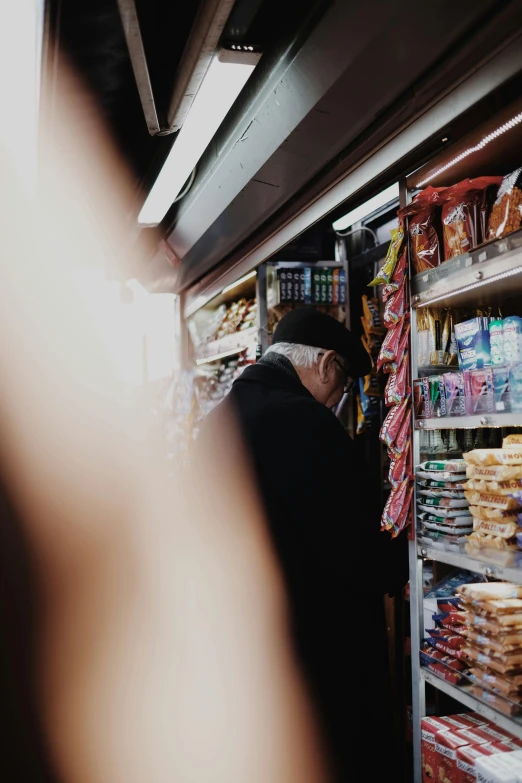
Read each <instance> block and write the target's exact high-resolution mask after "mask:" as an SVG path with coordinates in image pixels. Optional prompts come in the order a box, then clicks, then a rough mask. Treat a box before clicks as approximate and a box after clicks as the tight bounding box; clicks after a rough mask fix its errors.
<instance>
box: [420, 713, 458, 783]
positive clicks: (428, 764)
mask: <svg viewBox="0 0 522 783" xmlns="http://www.w3.org/2000/svg"><path fill="white" fill-rule="evenodd" d="M454 728H455V727H454V726H453V725H452V724H451V723H449V722H448V721H447V720H445V719H444V718H423V719H422V721H421V754H422V780H423V783H433V781H434V780H436V779H438V778H437V763H436V762H437V752H436V749H435V744H436V739H435V738H436V734H437V732H442V731H450V730H451V729H454Z"/></svg>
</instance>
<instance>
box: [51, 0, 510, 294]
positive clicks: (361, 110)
mask: <svg viewBox="0 0 522 783" xmlns="http://www.w3.org/2000/svg"><path fill="white" fill-rule="evenodd" d="M199 5H200V4H199V3H198V2H196V1H195V0H192V2H189V3H173V2H172V0H170V2H167V0H136V6H137V10H138V14H139V21H140V26H141V31H142V36H143V41H144V47H145V54H146V57H147V62H148V66H149V70H150V76H151V82H152V88H153V91H154V97H155V100H156V103H157V105H158V107H159V110H160V111H161V110H164V108H165V107H166V106H168V102H169V98H170V96H171V94H172V91H173V88H174V84H175V80H176V73H177V68H178V66H179V63H180V61H181V57H182V54H183V49H184V46H185V43H186V40H187V38H188V36H189V33H190V30H191V27H192V25H193V23H194V20H195V18H196V14H197V11H198V8H199ZM521 5H522V4H520V3H519V2H518V0H512V1H511V2H510V0H461V1H460V3H457V4H455V3H454V2H453V0H439V2H437V3H420V4H419V3H418V2H417V0H400V1H398V2H395V3H390V2H389V0H366V2H365V3H364V4H362V3H358V2H356V0H330V2H325V1H324V0H321V2H319V1H318V0H284V1H283V2H281V0H236V4H235V6H234V10H233V13H234V14H236V17H235V23H234V25H232V24H229V26H228V30H226V31H225V32H226V34H227V35H228V36H230V35H233V34H234V32H233V30H235V31H236V32H237V31H238V30H240V35H242V36H243V37H244V38H248V40H249V42H250V41H252V42H255V43H256V44H258V45H260V46H261V47H262V50H263V53H264V54H263V57H262V60H261V62H260V65H259V66H258V68H257V69H256V72H255V73H254V75H253V77H252V78H251V80H250V82H249V84H248V85H247V88H246V89H245V90H244V91H243V93H242V94H241V96H240V98H239V99H238V101H237V102H236V104H235V105H234V107H233V109H232V111H231V112H230V114H229V115H228V117H227V118H226V120H225V121H224V123H223V125H222V126H221V128H220V130H219V131H218V134H217V135H216V137H215V139H214V141H213V142H212V143H211V145H210V146H209V148H208V149H207V152H206V153H205V155H204V156H203V158H202V160H201V161H200V164H199V165H198V171H197V176H196V180H195V182H194V185H193V187H192V189H191V191H190V192H189V193H188V195H187V196H186V197H185V198H184V199H182V200H181V201H180V202H179V203H178V204H176V205H175V206H174V207H173V208H172V209H171V210H170V212H169V214H168V215H167V217H166V219H165V221H164V222H163V224H162V226H161V227H160V235H163V236H164V237H165V238H166V239H167V242H168V250H169V253H168V254H165V253H163V252H159V253H157V254H156V256H155V257H154V259H150V261H149V263H148V265H147V266H146V268H145V266H144V268H143V269H142V270H138V274H139V276H140V277H141V278H142V279H143V281H144V282H145V283H146V284H148V285H149V287H151V288H154V289H155V290H176V291H179V290H183V289H186V288H187V287H188V286H190V285H192V284H193V283H194V282H195V281H197V280H198V279H200V278H201V277H202V276H204V275H206V274H208V273H209V271H210V270H213V269H215V268H216V267H217V266H219V265H221V264H223V263H231V262H232V261H233V260H234V259H237V258H238V257H239V256H240V255H241V253H243V252H246V250H247V249H248V248H249V247H252V246H253V245H255V243H256V242H258V241H261V240H262V239H263V238H264V237H266V236H267V235H269V234H270V232H272V231H273V230H274V229H275V228H277V226H278V225H281V223H282V222H284V220H286V219H287V216H288V215H289V214H291V212H292V210H295V209H298V208H299V206H300V204H302V203H304V202H306V200H307V199H309V198H311V197H312V196H311V195H310V194H313V193H317V192H318V191H320V190H321V189H324V188H325V187H328V185H329V183H332V182H334V181H335V179H336V178H338V177H339V176H340V175H341V174H342V172H343V167H344V166H346V161H347V160H348V159H349V157H350V155H352V157H353V154H354V150H361V153H360V154H361V159H362V155H363V154H368V150H371V148H372V147H375V146H376V145H378V144H379V143H382V141H383V139H385V138H386V137H387V136H389V134H391V133H394V132H397V130H398V129H399V128H400V127H401V125H402V126H404V124H407V123H408V121H411V120H412V119H413V117H414V116H415V115H416V114H418V112H419V111H422V109H423V107H427V106H429V104H430V102H432V101H433V100H434V99H435V98H436V96H437V94H440V93H442V92H444V90H447V89H448V88H449V87H450V86H451V84H455V83H456V82H457V81H458V80H459V79H462V78H463V77H464V75H465V74H466V72H467V71H469V69H470V68H472V67H473V65H476V64H477V63H478V62H479V61H480V60H481V59H483V58H484V56H487V54H488V52H489V51H490V50H492V49H493V48H494V47H495V46H497V45H498V43H499V42H500V41H501V40H502V39H505V38H506V37H507V36H508V35H510V34H512V33H513V31H514V30H515V29H516V27H517V25H518V27H519V29H520V28H522V18H521V17H522V9H521V8H520V6H521ZM48 6H49V9H50V14H51V22H52V24H51V26H52V27H53V28H54V30H55V31H56V32H57V34H58V39H59V41H60V44H61V47H62V50H63V51H64V52H66V53H67V54H68V55H69V57H70V58H71V59H72V61H73V63H74V64H75V65H76V66H77V68H78V70H79V71H80V73H81V74H82V75H83V76H84V78H85V79H86V80H87V83H88V84H89V85H90V87H91V89H92V91H93V92H94V95H95V97H96V99H97V101H98V103H99V105H100V107H101V108H102V111H103V114H104V116H105V118H106V120H107V122H108V124H109V127H110V129H111V131H112V133H113V136H114V138H115V141H116V143H117V145H118V147H119V149H120V150H121V153H122V155H123V156H124V157H125V159H126V160H127V162H128V165H129V167H130V168H131V170H132V172H133V174H134V177H135V181H136V185H137V187H138V188H139V189H140V191H141V194H142V197H143V196H144V195H145V194H146V193H147V191H148V188H149V187H150V185H151V184H152V182H153V181H154V179H155V177H156V175H157V173H158V172H159V170H160V168H161V166H162V164H163V162H164V160H165V158H166V156H167V154H168V151H169V150H170V146H171V144H172V143H173V142H174V140H175V134H173V135H170V136H163V137H161V136H151V135H150V134H149V133H148V130H147V126H146V122H145V118H144V114H143V109H142V106H141V103H140V99H139V95H138V91H137V87H136V82H135V79H134V74H133V71H132V67H131V62H130V58H129V54H128V49H127V43H126V40H125V36H124V33H123V28H122V25H121V19H120V15H119V10H118V2H117V0H48ZM238 19H239V20H240V23H237V20H238ZM229 22H230V20H229ZM241 25H242V26H241ZM456 110H457V108H456ZM363 150H364V152H363ZM148 231H150V229H145V230H144V233H146V232H148ZM173 259H174V264H173V263H172V262H173ZM135 271H136V270H133V272H135Z"/></svg>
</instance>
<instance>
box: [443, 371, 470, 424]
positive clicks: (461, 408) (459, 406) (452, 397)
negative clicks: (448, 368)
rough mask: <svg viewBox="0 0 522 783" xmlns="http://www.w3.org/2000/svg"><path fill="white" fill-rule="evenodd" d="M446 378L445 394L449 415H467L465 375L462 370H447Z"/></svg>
mask: <svg viewBox="0 0 522 783" xmlns="http://www.w3.org/2000/svg"><path fill="white" fill-rule="evenodd" d="M442 377H443V379H444V394H445V398H446V411H447V415H448V416H465V415H466V398H465V388H464V375H463V373H461V372H446V373H444V375H443V376H442Z"/></svg>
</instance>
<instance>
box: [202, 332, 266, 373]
mask: <svg viewBox="0 0 522 783" xmlns="http://www.w3.org/2000/svg"><path fill="white" fill-rule="evenodd" d="M257 331H258V330H257V326H253V327H252V328H250V329H245V330H244V331H243V332H233V333H232V334H227V335H226V336H225V337H221V339H219V340H213V341H212V342H209V343H206V344H205V345H203V346H202V347H201V348H200V349H199V351H198V352H197V354H196V364H198V365H200V364H208V363H209V362H215V361H217V360H218V359H222V358H224V357H225V356H233V355H234V354H235V353H241V351H245V350H246V349H247V348H250V346H251V345H252V344H254V343H256V342H257Z"/></svg>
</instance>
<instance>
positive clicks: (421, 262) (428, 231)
mask: <svg viewBox="0 0 522 783" xmlns="http://www.w3.org/2000/svg"><path fill="white" fill-rule="evenodd" d="M445 190H446V188H432V187H431V186H430V187H427V188H425V189H424V190H422V191H421V192H420V193H418V194H417V195H416V196H415V198H414V199H413V201H412V202H411V204H408V206H407V207H404V208H403V209H401V210H400V211H399V216H400V217H401V218H402V219H404V218H409V222H408V234H409V237H410V249H411V262H412V266H413V271H414V272H415V274H418V273H419V272H424V271H425V270H426V269H433V267H436V266H438V265H439V264H440V263H441V261H442V260H443V258H442V253H441V238H440V205H441V203H442V197H441V194H442V193H443V192H444V191H445Z"/></svg>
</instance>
